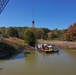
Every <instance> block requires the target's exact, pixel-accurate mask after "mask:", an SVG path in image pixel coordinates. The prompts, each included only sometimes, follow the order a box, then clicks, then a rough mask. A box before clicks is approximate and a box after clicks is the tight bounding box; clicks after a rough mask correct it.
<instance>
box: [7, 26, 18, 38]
mask: <svg viewBox="0 0 76 75" xmlns="http://www.w3.org/2000/svg"><path fill="white" fill-rule="evenodd" d="M8 35H9V36H10V37H19V33H18V31H17V30H16V29H15V28H13V27H10V28H9V29H8Z"/></svg>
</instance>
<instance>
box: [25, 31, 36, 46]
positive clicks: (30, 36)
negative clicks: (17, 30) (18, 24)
mask: <svg viewBox="0 0 76 75" xmlns="http://www.w3.org/2000/svg"><path fill="white" fill-rule="evenodd" d="M24 35H25V42H27V43H28V44H29V45H30V46H33V47H34V46H35V44H36V37H35V34H34V33H33V32H31V31H29V30H27V31H26V32H25V34H24Z"/></svg>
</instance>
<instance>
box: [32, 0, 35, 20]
mask: <svg viewBox="0 0 76 75" xmlns="http://www.w3.org/2000/svg"><path fill="white" fill-rule="evenodd" d="M32 8H33V11H32V14H33V15H32V19H33V20H34V17H35V0H33V6H32Z"/></svg>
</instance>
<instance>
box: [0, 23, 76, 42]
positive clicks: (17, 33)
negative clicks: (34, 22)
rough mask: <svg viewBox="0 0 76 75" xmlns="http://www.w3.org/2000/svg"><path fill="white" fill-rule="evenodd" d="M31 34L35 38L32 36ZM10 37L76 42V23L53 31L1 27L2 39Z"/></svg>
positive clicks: (0, 36) (0, 34)
mask: <svg viewBox="0 0 76 75" xmlns="http://www.w3.org/2000/svg"><path fill="white" fill-rule="evenodd" d="M31 32H32V34H33V36H31V35H30V34H31ZM9 37H17V38H20V39H23V40H25V39H26V38H25V37H29V38H31V37H34V38H36V39H44V40H61V41H76V23H74V24H72V25H70V26H69V27H68V28H67V29H63V30H59V29H57V28H56V29H53V30H51V29H48V28H32V27H7V28H6V27H0V38H9ZM31 39H32V38H31ZM26 40H28V39H26Z"/></svg>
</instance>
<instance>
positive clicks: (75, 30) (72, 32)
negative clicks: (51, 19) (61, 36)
mask: <svg viewBox="0 0 76 75" xmlns="http://www.w3.org/2000/svg"><path fill="white" fill-rule="evenodd" d="M66 40H68V41H75V40H76V23H74V24H73V25H71V26H70V27H69V28H68V30H67V31H66Z"/></svg>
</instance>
